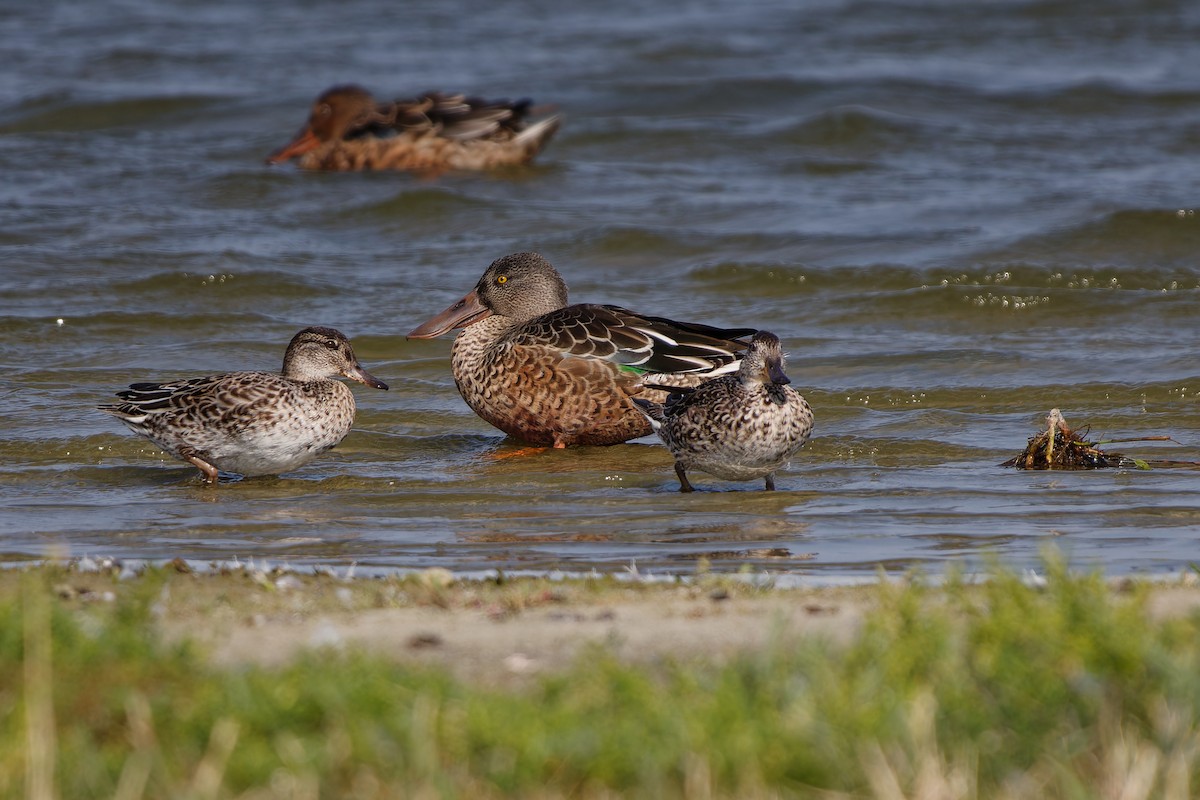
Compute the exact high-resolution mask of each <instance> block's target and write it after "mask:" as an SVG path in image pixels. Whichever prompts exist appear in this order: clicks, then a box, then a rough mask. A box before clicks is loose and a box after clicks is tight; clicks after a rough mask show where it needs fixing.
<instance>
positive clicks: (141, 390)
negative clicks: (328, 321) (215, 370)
mask: <svg viewBox="0 0 1200 800" xmlns="http://www.w3.org/2000/svg"><path fill="white" fill-rule="evenodd" d="M337 376H340V377H344V378H348V379H350V380H353V381H358V382H359V383H362V384H364V385H366V386H370V387H373V388H375V389H384V390H386V389H387V388H388V385H387V384H386V383H384V382H383V381H381V380H379V379H378V378H376V377H374V376H373V375H371V374H370V373H369V372H367V371H366V370H365V369H363V367H362V365H360V364H359V363H358V358H357V357H356V356H355V355H354V349H353V347H351V345H350V340H349V339H347V338H346V335H345V334H343V333H342V332H341V331H338V330H335V329H334V328H325V327H310V328H305V329H304V330H302V331H300V332H299V333H297V334H296V335H295V336H294V337H292V340H291V342H290V343H289V344H288V347H287V352H286V353H285V354H284V357H283V369H282V371H281V372H250V371H244V372H226V373H222V374H219V375H209V376H207V377H203V378H186V379H183V380H177V381H170V382H167V383H134V384H130V386H129V388H128V389H126V390H124V391H120V392H117V393H116V396H117V397H118V398H120V400H121V402H119V403H113V404H106V405H101V406H97V408H98V409H99V410H100V411H103V412H105V413H106V414H111V415H112V416H114V417H116V418H117V419H119V420H120V421H121V422H123V423H124V424H125V427H127V428H129V430H131V431H133V432H134V433H135V434H137V435H138V436H141V437H143V438H146V439H149V440H150V441H152V442H154V444H156V445H158V446H159V447H161V448H162V449H163V450H165V451H166V452H168V453H170V454H171V455H172V456H175V457H176V458H178V459H180V460H182V461H186V462H188V463H190V464H192V465H194V466H195V467H196V468H198V469H199V470H200V472H201V475H202V476H203V479H204V481H205V482H206V483H209V484H215V483H217V480H218V477H219V473H221V472H226V473H234V474H238V475H243V476H246V477H252V476H258V475H279V474H281V473H285V472H291V471H292V470H294V469H297V468H298V467H301V466H303V465H304V464H307V463H308V462H310V461H312V460H313V459H315V458H316V457H317V456H319V455H321V454H322V453H324V452H325V451H326V450H329V449H330V448H331V447H333V446H334V445H336V444H338V443H339V442H341V441H342V439H344V438H345V437H346V434H348V433H349V432H350V426H351V425H352V424H353V423H354V413H355V404H354V393H353V392H351V391H350V388H349V387H348V386H347V385H346V384H344V383H342V382H341V381H339V380H335V377H337Z"/></svg>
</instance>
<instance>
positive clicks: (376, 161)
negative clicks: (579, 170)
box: [267, 86, 562, 173]
mask: <svg viewBox="0 0 1200 800" xmlns="http://www.w3.org/2000/svg"><path fill="white" fill-rule="evenodd" d="M530 113H531V102H530V101H529V100H519V101H517V102H515V103H512V102H509V101H507V100H481V99H479V98H475V97H465V96H464V95H461V94H454V95H450V94H439V93H430V94H426V95H422V96H421V97H418V98H416V99H413V100H395V101H392V102H389V103H378V102H376V101H375V99H374V98H373V97H371V95H370V93H369V92H367V90H366V89H363V88H362V87H360V86H335V87H333V88H332V89H329V90H327V91H325V92H324V93H323V94H322V95H321V96H320V97H318V98H317V101H316V103H314V104H313V107H312V113H311V114H309V117H308V123H307V124H306V125H305V126H304V128H303V129H302V130H301V131H300V134H299V135H298V136H297V137H296V138H295V139H294V140H292V141H291V142H289V143H288V144H286V145H284V146H283V147H282V148H280V149H279V150H277V151H276V152H274V153H272V154H271V155H270V156H269V157H268V158H267V163H268V164H278V163H280V162H283V161H287V160H288V159H290V158H296V157H299V158H300V162H299V164H300V166H301V167H302V168H303V169H321V170H342V171H346V170H376V169H377V170H391V169H395V170H412V171H415V172H427V173H436V172H442V171H445V170H484V169H492V168H495V167H503V166H509V165H513V164H524V163H526V162H527V161H529V160H531V159H532V158H533V157H534V156H536V155H537V154H538V153H539V152H540V151H541V149H542V148H543V147H544V146H545V145H546V143H547V142H548V141H549V140H550V137H551V136H553V135H554V133H555V131H557V130H558V126H559V125H560V124H561V123H562V119H561V118H560V117H558V116H552V117H547V118H546V119H543V120H539V121H538V122H536V123H533V124H529V123H528V122H527V120H526V117H527V116H528V115H529V114H530Z"/></svg>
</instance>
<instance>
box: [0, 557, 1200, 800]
mask: <svg viewBox="0 0 1200 800" xmlns="http://www.w3.org/2000/svg"><path fill="white" fill-rule="evenodd" d="M293 580H294V581H295V582H296V583H297V585H305V586H309V587H313V586H316V583H313V582H307V583H306V582H305V581H302V580H300V579H293ZM706 580H712V581H714V583H711V584H706V583H705V581H706ZM1185 584H1186V581H1185V582H1184V584H1172V585H1171V587H1168V588H1172V590H1178V591H1180V592H1182V593H1183V594H1184V595H1185V602H1184V604H1183V607H1182V608H1181V609H1179V610H1177V613H1168V614H1159V613H1151V609H1150V605H1151V602H1150V601H1151V599H1152V598H1153V597H1154V596H1155V595H1156V593H1159V592H1161V591H1162V590H1163V588H1164V587H1163V585H1162V584H1149V583H1141V582H1126V583H1124V584H1122V585H1120V586H1117V585H1114V584H1112V583H1110V582H1108V581H1106V580H1105V579H1103V578H1102V577H1101V576H1098V575H1089V576H1079V575H1074V574H1070V573H1068V571H1067V570H1066V569H1064V568H1063V567H1062V566H1061V565H1059V564H1057V563H1056V562H1055V561H1053V560H1051V561H1050V562H1048V563H1047V566H1046V573H1045V577H1044V579H1039V580H1037V581H1029V580H1024V579H1022V578H1021V576H1018V575H1014V574H1011V573H1008V572H1005V571H1002V570H998V571H996V572H995V573H994V574H992V575H990V576H988V578H987V579H986V580H971V581H967V580H962V579H955V578H951V579H949V580H948V581H947V582H945V583H944V584H942V585H940V586H938V587H936V588H932V587H929V586H925V585H922V584H921V583H920V582H919V581H909V582H905V583H903V584H896V583H890V582H880V583H879V584H877V585H872V586H867V587H859V588H856V589H854V590H852V594H853V595H854V596H855V597H856V598H857V600H858V601H861V602H862V603H864V605H865V608H866V611H865V613H864V615H863V617H862V621H861V625H859V626H858V627H857V629H856V630H855V631H854V632H853V633H852V635H849V636H846V637H831V636H827V635H823V634H816V633H814V634H813V635H808V636H800V637H789V638H784V637H779V638H778V639H777V640H773V641H772V642H770V643H769V644H767V645H765V646H762V647H757V648H752V649H749V650H745V651H743V652H739V653H737V654H736V655H734V656H733V657H730V658H723V659H719V658H704V657H699V658H697V657H688V658H676V657H673V656H672V655H671V654H669V653H667V654H663V655H661V656H658V657H655V658H652V659H649V660H637V661H630V660H629V659H624V658H621V657H619V656H618V655H617V654H616V653H615V652H614V651H613V650H612V649H611V648H608V647H606V646H604V645H594V646H589V647H588V648H586V650H585V651H584V655H583V656H582V657H578V658H575V659H573V660H572V661H571V664H570V666H568V667H566V668H565V669H561V670H558V669H556V670H554V671H553V672H550V673H548V674H539V675H537V676H535V677H533V678H530V679H528V680H524V681H518V682H516V683H507V684H506V683H505V682H504V681H499V682H497V681H489V680H481V679H473V678H470V677H463V676H462V675H458V674H455V672H454V671H453V670H451V669H444V668H439V667H438V666H436V665H430V664H429V663H420V662H418V661H415V660H413V659H406V658H404V657H397V656H396V655H395V654H385V653H380V652H373V651H371V650H370V649H369V648H341V649H338V650H334V649H328V648H327V649H321V648H316V649H304V650H302V651H301V652H300V653H299V654H298V655H295V656H294V657H290V658H288V659H286V660H285V661H284V662H283V663H281V664H275V665H270V666H267V665H262V664H256V663H253V662H241V663H228V662H226V661H223V660H221V659H216V658H213V657H212V654H211V653H210V652H208V650H207V649H206V646H205V645H203V644H201V643H198V641H197V639H196V637H192V636H188V635H182V636H181V635H177V634H172V635H166V633H165V631H166V630H168V629H169V628H170V623H171V620H172V619H175V620H176V621H177V622H178V621H179V620H183V627H184V628H185V629H190V630H193V631H196V632H199V631H201V630H202V629H203V627H204V625H205V622H204V620H205V619H206V618H211V617H214V615H216V613H217V612H216V610H217V609H218V608H220V609H225V613H232V615H233V616H234V617H235V618H236V617H237V616H238V615H243V616H244V617H245V618H247V619H249V618H251V617H253V616H254V615H255V614H258V613H268V614H269V613H270V612H269V611H268V612H262V610H261V609H263V608H264V607H265V606H264V603H266V604H267V605H268V606H269V605H270V603H273V602H278V600H279V595H280V594H281V591H280V589H279V588H278V586H276V585H275V584H273V583H272V582H271V581H264V580H262V577H261V576H258V577H254V576H248V575H247V574H246V573H244V572H236V573H233V574H207V575H196V574H191V573H180V572H176V571H174V570H172V569H167V568H155V569H148V570H146V571H145V572H143V573H140V574H138V575H136V576H133V577H130V576H129V575H124V576H123V577H118V576H117V575H116V574H115V570H114V571H113V573H105V572H99V573H96V574H93V575H82V574H80V573H78V572H75V571H72V570H69V569H64V568H62V567H54V566H43V567H37V568H33V569H29V570H11V569H10V570H5V571H4V572H3V573H0V797H5V798H8V797H12V798H31V800H45V799H47V798H56V797H64V798H84V797H116V798H143V797H154V798H160V797H161V798H168V797H169V798H316V797H356V798H384V797H430V798H432V797H438V798H443V797H472V798H476V797H482V798H487V797H501V796H520V797H533V798H557V797H580V798H593V797H596V798H598V797H615V796H621V797H646V798H650V797H654V798H658V797H679V798H716V797H728V798H733V797H737V798H760V797H761V798H767V797H822V798H833V797H856V798H859V797H871V798H889V799H890V798H922V800H929V799H930V798H933V799H934V800H937V799H938V798H975V797H986V798H993V797H995V798H1092V797H1108V798H1131V799H1132V798H1151V797H1154V798H1181V799H1182V798H1187V797H1190V796H1192V794H1193V791H1192V789H1193V787H1195V786H1197V785H1198V779H1200V772H1198V763H1200V762H1198V757H1200V735H1198V730H1197V724H1196V721H1197V718H1198V716H1200V715H1198V712H1200V635H1198V634H1200V615H1198V614H1197V612H1196V611H1195V610H1194V609H1195V608H1196V607H1197V598H1200V589H1196V588H1194V586H1193V587H1191V588H1189V586H1190V585H1185ZM631 591H632V592H634V593H635V594H636V595H637V597H638V602H645V603H651V604H654V603H658V602H660V601H661V599H662V598H663V597H664V596H667V595H669V594H671V593H678V592H680V591H681V589H680V587H679V585H648V586H639V587H636V588H634V589H630V588H629V586H628V585H627V584H622V583H621V582H619V581H615V580H613V579H608V578H604V579H596V580H588V581H582V580H581V581H566V582H561V581H560V582H551V581H547V580H539V579H519V580H512V581H499V580H498V581H493V582H479V581H473V582H462V581H456V580H452V579H450V580H446V581H443V582H440V583H438V582H432V583H431V582H429V581H422V580H421V579H420V578H419V577H411V576H410V577H397V578H387V579H356V580H353V581H349V582H345V585H341V586H338V587H336V588H334V589H333V590H331V591H329V592H326V591H324V590H319V591H318V590H317V589H313V590H312V595H313V597H314V598H319V597H325V596H328V597H330V598H333V599H332V600H331V602H334V603H336V605H337V606H338V607H339V608H341V612H339V613H344V614H347V615H353V614H355V613H358V609H367V608H372V607H375V608H378V607H380V606H386V605H389V604H396V605H402V604H409V605H424V606H428V607H429V608H430V609H432V610H434V611H435V612H437V613H444V614H447V615H449V614H456V613H458V614H464V613H466V614H478V613H481V611H480V609H492V610H498V611H497V613H499V614H501V615H502V616H504V617H505V618H506V620H507V621H506V622H503V623H497V624H504V625H519V624H520V616H521V614H522V613H523V610H524V609H526V608H528V607H530V605H531V604H533V603H537V602H541V601H542V600H544V599H545V598H547V597H551V598H553V601H554V602H555V603H558V604H560V605H561V606H563V607H566V608H576V609H578V608H584V609H586V608H595V607H597V605H602V604H603V603H604V602H605V597H606V595H607V594H609V593H626V594H627V593H629V592H631ZM687 591H688V592H690V593H691V596H695V597H699V600H697V601H696V602H707V603H712V602H715V600H714V599H713V598H722V597H724V596H728V595H729V594H732V595H735V596H736V597H737V598H747V599H749V600H754V599H755V598H759V597H762V596H765V595H770V596H772V597H773V598H775V599H778V598H780V597H782V598H784V600H785V601H786V600H787V599H788V598H789V596H790V595H789V591H792V590H786V589H773V588H763V587H754V586H749V585H747V584H745V583H738V582H736V581H732V580H730V579H728V578H726V579H722V580H721V581H720V582H719V583H718V582H716V579H712V578H706V577H705V576H703V575H701V576H698V577H697V578H696V579H695V582H694V583H692V584H691V586H690V588H688V589H687ZM829 591H831V592H833V591H838V592H842V594H838V595H836V597H837V598H840V599H837V600H836V601H835V602H842V601H843V599H844V598H845V597H846V596H847V595H846V594H845V590H829ZM722 593H725V594H722ZM464 597H469V598H470V600H469V602H468V601H465V600H464V599H463V598H464ZM821 597H822V593H821V590H818V591H816V592H815V593H813V592H812V590H808V593H807V594H805V595H804V596H803V598H800V597H799V596H797V600H796V602H798V603H808V604H812V603H817V606H814V608H819V607H820V603H822V602H829V601H827V600H826V601H823V600H821V599H820V598H821ZM539 598H540V599H539ZM814 598H817V599H816V600H814ZM306 602H308V601H306ZM319 602H320V600H319V599H314V600H312V603H314V604H318V605H319ZM314 607H315V606H314ZM280 608H282V606H280ZM231 609H232V611H230V610H231ZM696 629H697V631H698V633H697V635H703V630H704V622H703V620H699V621H698V622H697V625H696ZM514 630H515V629H514ZM432 644H436V642H433V643H432ZM497 669H498V670H499V669H500V667H499V665H497Z"/></svg>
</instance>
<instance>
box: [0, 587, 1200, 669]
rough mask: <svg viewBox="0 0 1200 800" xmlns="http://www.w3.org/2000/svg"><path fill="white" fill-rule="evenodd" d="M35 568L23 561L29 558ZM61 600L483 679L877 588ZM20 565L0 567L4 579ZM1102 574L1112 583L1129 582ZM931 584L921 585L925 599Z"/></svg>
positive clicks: (736, 647)
mask: <svg viewBox="0 0 1200 800" xmlns="http://www.w3.org/2000/svg"><path fill="white" fill-rule="evenodd" d="M38 571H39V570H35V571H34V572H35V573H36V572H38ZM40 571H41V572H43V573H44V574H45V578H46V580H48V581H50V582H51V583H52V585H53V586H54V589H55V591H56V593H57V594H58V596H59V597H61V598H62V599H63V600H64V602H66V603H68V604H70V605H75V606H77V607H79V608H80V609H86V608H87V607H89V606H91V605H94V604H108V603H111V602H114V601H116V600H117V598H118V597H119V596H120V595H121V594H122V593H127V592H136V591H150V592H152V593H153V594H154V596H153V598H152V602H153V603H154V610H155V618H156V619H157V620H158V624H159V625H160V626H161V629H162V631H163V632H164V633H165V634H166V635H167V636H168V637H170V638H174V639H178V638H183V637H187V638H190V639H192V640H194V641H196V642H198V643H199V644H201V645H202V647H203V648H204V649H205V651H206V652H207V653H209V654H210V657H211V658H212V659H213V660H214V661H215V662H216V663H217V664H221V665H236V664H249V663H253V664H261V665H275V664H280V663H283V662H285V661H286V660H288V659H290V658H293V657H295V656H296V655H297V654H299V653H301V652H303V651H306V650H312V649H323V648H332V649H335V650H349V649H363V650H366V651H369V652H372V653H376V654H382V655H385V656H386V657H388V658H393V659H396V660H397V661H403V662H410V663H414V664H420V665H425V666H429V667H434V668H438V669H445V670H448V671H450V672H451V673H452V674H454V675H456V676H457V677H460V678H463V679H466V680H470V681H476V682H482V683H485V684H490V683H497V684H512V683H516V684H519V683H522V682H524V681H526V680H528V679H530V678H532V677H535V676H539V675H544V674H548V673H552V672H554V671H555V670H558V669H560V668H563V667H565V666H567V665H568V664H570V663H571V662H573V661H574V660H575V659H577V658H579V657H580V655H581V654H582V653H584V652H585V651H586V650H587V649H588V648H589V647H592V646H595V645H601V646H603V647H604V648H605V650H606V651H607V652H609V653H611V654H613V655H614V656H616V657H617V658H619V659H622V660H624V661H628V662H635V663H636V662H647V663H651V662H654V661H657V660H661V659H668V658H669V659H675V660H691V659H701V660H722V659H725V658H728V657H730V656H732V655H735V654H738V653H744V652H748V651H754V650H760V649H762V648H765V647H768V646H772V645H778V644H780V643H786V642H787V641H788V640H791V639H795V638H797V637H807V636H821V637H826V638H829V639H831V640H834V641H846V640H847V639H848V638H849V637H852V636H853V635H855V633H856V632H857V631H859V630H860V629H861V626H862V624H863V620H864V618H865V615H866V614H867V613H868V612H869V610H870V609H871V608H873V607H874V606H875V605H877V604H878V603H880V602H884V599H883V598H885V597H886V593H883V592H880V591H879V589H878V587H877V586H873V585H867V586H856V587H836V588H833V587H829V588H789V589H780V588H762V587H756V586H750V585H747V584H746V583H745V582H742V581H738V580H736V579H734V578H729V577H725V578H721V577H718V576H704V577H700V578H697V579H695V580H693V581H689V582H687V583H680V584H663V583H642V582H636V581H618V580H615V579H612V578H600V579H575V580H567V581H552V580H547V579H539V578H521V579H514V580H507V581H501V582H497V581H484V580H471V581H464V580H456V579H454V577H453V576H451V575H450V574H449V573H446V572H444V571H442V570H430V571H428V572H425V573H421V574H418V575H413V576H407V577H404V578H385V579H378V578H354V579H349V580H347V579H341V578H337V577H333V576H329V575H311V574H303V573H298V572H277V571H259V570H254V569H242V570H233V571H225V572H200V573H198V572H194V571H191V570H190V569H189V568H188V567H187V566H186V565H177V566H176V568H168V569H166V570H155V571H152V572H151V574H149V575H133V574H130V573H129V571H128V570H126V571H125V573H124V575H123V576H121V575H120V574H119V573H118V572H117V570H116V569H111V568H110V569H108V570H105V569H100V570H95V571H90V570H89V571H80V570H78V569H67V570H63V569H59V568H43V569H42V570H40ZM21 572H23V571H22V570H6V571H0V576H3V575H5V573H7V577H3V578H0V587H2V586H3V584H8V588H9V589H13V588H15V585H16V583H17V581H18V578H17V576H18V575H19V574H20V573H21ZM1132 586H1133V584H1132V583H1130V582H1129V581H1114V582H1113V591H1114V592H1123V591H1129V590H1130V589H1131V587H1132ZM941 597H942V595H941V594H940V593H938V592H933V593H931V601H933V602H940V598H941ZM1197 609H1200V582H1198V581H1197V580H1196V577H1195V576H1188V575H1185V576H1182V577H1180V578H1176V579H1173V580H1171V581H1163V582H1158V583H1154V584H1151V586H1150V597H1149V603H1148V610H1149V614H1150V615H1151V616H1152V617H1156V618H1164V617H1170V616H1175V615H1181V614H1185V613H1189V612H1192V611H1195V610H1197Z"/></svg>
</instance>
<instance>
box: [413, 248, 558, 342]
mask: <svg viewBox="0 0 1200 800" xmlns="http://www.w3.org/2000/svg"><path fill="white" fill-rule="evenodd" d="M566 304H567V284H566V283H564V282H563V279H562V276H561V275H559V274H558V270H556V269H555V268H554V266H553V265H552V264H551V263H550V262H549V261H547V260H546V259H544V258H542V257H541V256H540V255H538V254H537V253H513V254H512V255H508V256H505V257H504V258H500V259H497V260H495V261H493V262H492V265H491V266H490V267H488V268H487V270H486V271H485V272H484V273H483V277H482V278H480V279H479V283H477V284H475V288H474V289H472V290H471V291H470V292H468V293H467V295H466V296H465V297H463V298H462V299H461V300H459V301H458V302H457V303H455V304H454V305H452V306H450V307H449V308H447V309H446V310H445V311H443V312H442V313H440V314H438V315H437V316H436V317H433V318H432V319H430V320H428V321H426V322H424V323H423V324H421V325H418V326H417V327H416V328H413V329H412V330H411V331H409V333H408V338H409V339H433V338H435V337H437V336H441V335H442V334H444V333H448V332H449V331H452V330H454V329H455V328H465V327H467V326H468V325H473V324H474V323H476V322H478V321H479V320H481V319H484V318H486V317H490V316H493V315H494V316H499V317H505V318H507V319H510V320H512V321H513V322H525V321H527V320H531V319H533V318H534V317H540V316H541V315H542V314H548V313H550V312H551V311H554V310H556V309H559V308H562V307H563V306H565V305H566Z"/></svg>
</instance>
